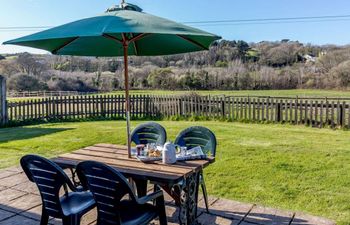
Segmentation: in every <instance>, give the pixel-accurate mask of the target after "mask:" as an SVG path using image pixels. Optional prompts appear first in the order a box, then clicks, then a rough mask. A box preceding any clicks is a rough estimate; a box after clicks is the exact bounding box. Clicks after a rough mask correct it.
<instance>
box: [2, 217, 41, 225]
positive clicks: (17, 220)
mask: <svg viewBox="0 0 350 225" xmlns="http://www.w3.org/2000/svg"><path fill="white" fill-rule="evenodd" d="M0 224H1V225H24V224H25V225H38V224H39V222H38V221H37V220H33V219H30V218H27V217H23V216H20V215H17V216H14V217H11V218H10V219H7V220H4V221H2V222H0Z"/></svg>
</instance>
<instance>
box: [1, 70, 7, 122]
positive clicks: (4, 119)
mask: <svg viewBox="0 0 350 225" xmlns="http://www.w3.org/2000/svg"><path fill="white" fill-rule="evenodd" d="M7 120H8V118H7V99H6V79H5V77H3V76H0V125H5V124H6V123H7Z"/></svg>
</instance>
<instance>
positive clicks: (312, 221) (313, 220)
mask: <svg viewBox="0 0 350 225" xmlns="http://www.w3.org/2000/svg"><path fill="white" fill-rule="evenodd" d="M291 225H336V223H335V222H333V221H331V220H329V219H326V218H322V217H316V216H311V215H306V214H304V213H300V212H297V213H295V216H294V219H293V221H292V223H291Z"/></svg>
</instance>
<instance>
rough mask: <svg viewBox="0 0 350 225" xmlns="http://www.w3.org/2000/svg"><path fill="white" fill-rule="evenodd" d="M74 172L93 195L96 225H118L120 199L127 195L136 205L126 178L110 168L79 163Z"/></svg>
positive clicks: (92, 162) (97, 163) (96, 163)
mask: <svg viewBox="0 0 350 225" xmlns="http://www.w3.org/2000/svg"><path fill="white" fill-rule="evenodd" d="M76 171H77V174H78V177H79V179H80V181H81V182H82V185H83V186H85V185H87V187H89V190H90V191H91V192H92V194H93V195H94V198H95V201H96V204H97V210H98V224H106V225H107V224H120V223H121V220H120V215H119V212H120V207H119V206H120V201H121V200H122V198H123V197H125V196H127V195H129V196H128V197H130V199H131V200H132V201H135V204H136V196H135V194H134V192H133V191H132V188H131V187H130V185H129V182H128V181H127V180H126V178H125V177H124V176H123V175H122V174H121V173H119V172H118V171H117V170H115V169H113V168H112V167H109V166H107V165H105V164H102V163H99V162H94V161H85V162H81V163H79V164H78V166H77V170H76Z"/></svg>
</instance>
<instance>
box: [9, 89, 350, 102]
mask: <svg viewBox="0 0 350 225" xmlns="http://www.w3.org/2000/svg"><path fill="white" fill-rule="evenodd" d="M193 92H195V93H198V94H201V95H227V96H228V95H236V96H271V97H296V96H298V97H329V98H330V97H333V98H350V91H334V90H311V89H298V90H262V91H260V90H259V91H252V90H245V91H220V90H211V91H164V90H131V91H130V94H134V95H139V94H150V95H183V94H186V93H187V94H188V93H193ZM106 94H110V95H115V94H124V91H114V92H109V93H106ZM21 99H23V98H9V100H10V101H20V100H21ZM25 99H28V98H25ZM30 99H37V98H30Z"/></svg>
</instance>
